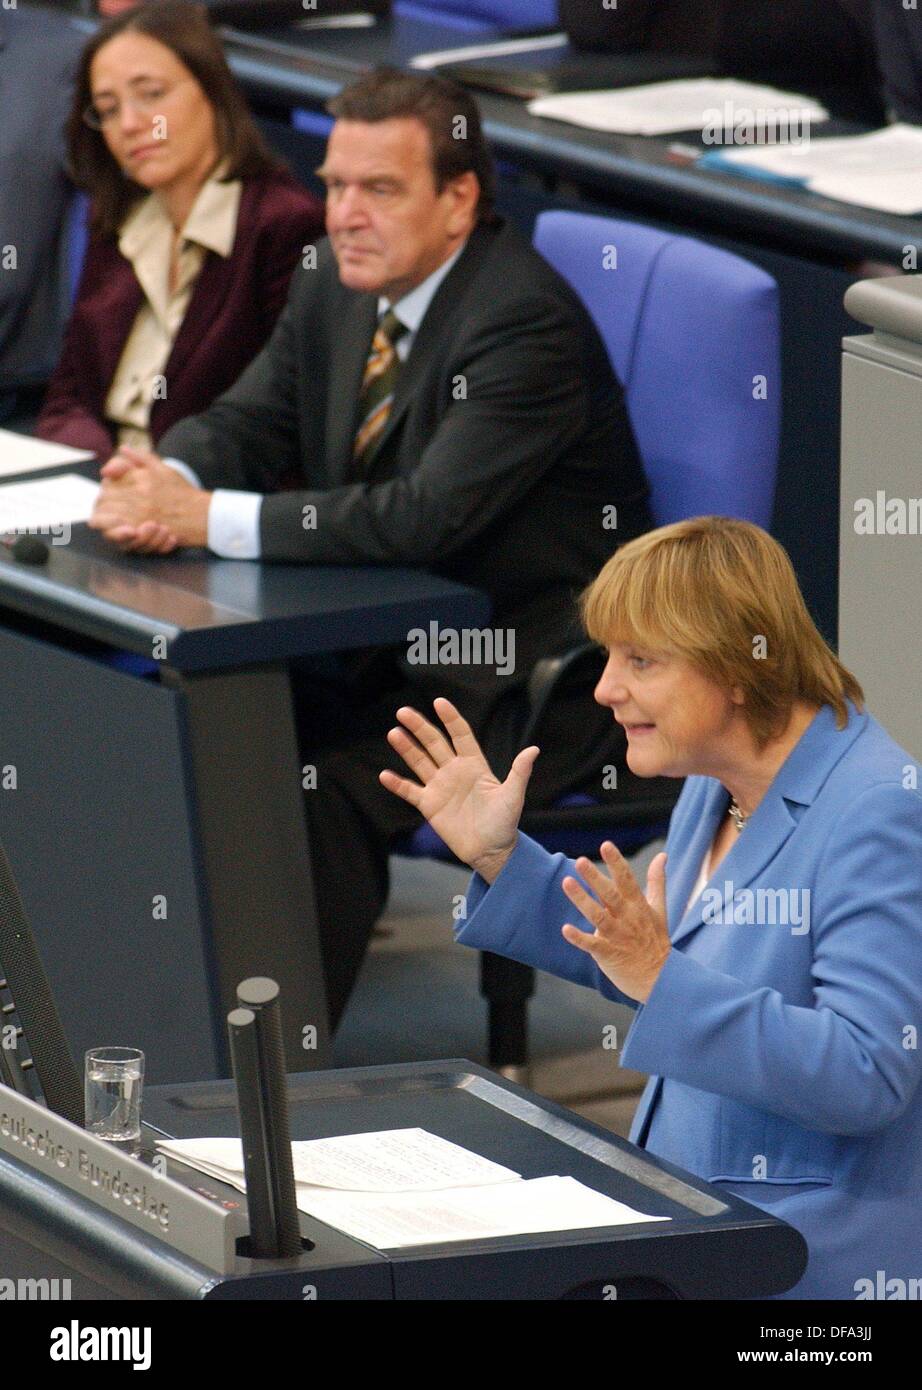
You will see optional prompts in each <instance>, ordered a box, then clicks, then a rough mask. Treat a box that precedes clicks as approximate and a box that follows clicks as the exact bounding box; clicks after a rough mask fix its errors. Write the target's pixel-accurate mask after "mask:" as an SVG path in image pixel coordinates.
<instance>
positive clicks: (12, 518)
mask: <svg viewBox="0 0 922 1390" xmlns="http://www.w3.org/2000/svg"><path fill="white" fill-rule="evenodd" d="M98 492H99V484H98V483H94V482H91V481H90V479H89V478H81V477H80V475H79V474H77V473H62V474H60V476H59V477H57V478H43V479H42V481H41V482H38V483H32V482H29V483H4V484H3V485H2V486H0V534H3V533H4V532H10V531H32V532H42V531H46V530H50V529H51V527H53V526H62V525H65V524H75V523H76V522H78V521H87V520H89V517H90V513H91V512H92V510H93V507H94V506H95V505H96V495H97V493H98Z"/></svg>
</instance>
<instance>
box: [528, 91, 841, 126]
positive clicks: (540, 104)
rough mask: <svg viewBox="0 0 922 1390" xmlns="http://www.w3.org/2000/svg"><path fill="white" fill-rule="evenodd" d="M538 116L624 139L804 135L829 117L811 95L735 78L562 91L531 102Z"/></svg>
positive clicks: (529, 106)
mask: <svg viewBox="0 0 922 1390" xmlns="http://www.w3.org/2000/svg"><path fill="white" fill-rule="evenodd" d="M528 109H529V111H530V112H531V114H532V115H533V116H549V117H551V118H552V119H553V120H556V121H567V122H569V124H571V125H578V126H585V127H586V128H587V129H589V130H605V131H609V132H611V133H612V134H619V135H670V134H673V133H674V132H676V131H679V130H701V131H705V130H706V129H707V128H708V127H709V126H719V127H720V128H721V129H726V128H728V127H729V128H731V129H733V128H736V127H738V126H741V125H746V126H749V127H751V126H753V125H755V126H757V127H758V126H769V127H773V128H775V129H778V128H784V129H786V130H790V129H794V130H795V131H799V130H800V129H801V127H802V126H803V125H808V124H810V123H812V122H817V121H824V120H827V119H828V116H829V113H828V111H827V110H826V108H825V107H824V106H821V105H820V104H819V102H816V101H814V100H813V99H812V98H811V97H805V96H799V95H798V94H797V93H796V92H781V91H778V90H777V89H776V88H774V87H765V86H762V85H759V84H756V83H752V82H737V81H735V80H734V79H733V78H731V77H690V78H680V79H677V80H675V81H670V82H650V83H647V84H646V85H644V86H642V87H623V88H617V89H614V90H610V91H602V92H562V93H559V94H557V95H555V96H547V97H537V98H536V99H535V100H534V101H530V102H529V103H528Z"/></svg>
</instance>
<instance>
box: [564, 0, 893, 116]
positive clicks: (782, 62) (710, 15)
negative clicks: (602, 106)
mask: <svg viewBox="0 0 922 1390" xmlns="http://www.w3.org/2000/svg"><path fill="white" fill-rule="evenodd" d="M874 3H875V0H618V4H617V5H616V6H614V7H613V8H606V7H604V6H603V4H602V0H560V22H561V24H562V26H563V27H564V28H565V29H566V31H567V33H568V35H569V37H570V42H571V43H572V44H573V45H574V47H576V48H586V49H597V50H598V49H603V50H604V49H608V50H609V51H611V52H616V53H625V52H630V51H638V52H642V51H644V50H646V49H652V50H658V51H661V52H673V53H690V54H695V55H698V54H700V55H703V56H710V57H713V59H714V63H715V76H716V75H718V74H722V75H726V76H732V77H739V78H745V79H747V80H749V81H752V82H767V83H769V84H770V85H772V86H776V87H781V88H783V89H785V90H794V91H797V92H803V93H805V94H808V95H810V96H816V97H818V98H819V99H820V100H822V101H824V102H825V104H826V105H827V106H828V107H829V109H830V111H831V113H832V114H833V115H835V116H840V117H843V118H846V119H850V120H856V121H866V122H867V123H868V124H871V125H880V124H881V122H882V120H883V104H882V100H881V92H880V79H879V76H878V73H877V66H876V62H875V52H874V28H873V13H872V6H873V4H874ZM880 3H886V0H880ZM892 3H893V4H894V6H898V5H899V4H900V3H901V0H892Z"/></svg>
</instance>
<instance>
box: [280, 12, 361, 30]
mask: <svg viewBox="0 0 922 1390" xmlns="http://www.w3.org/2000/svg"><path fill="white" fill-rule="evenodd" d="M374 23H375V17H374V15H373V14H368V13H366V12H365V11H364V10H363V11H362V12H360V13H358V14H326V15H324V14H315V15H311V16H309V17H308V18H307V19H296V20H295V22H294V28H295V29H371V28H372V26H373V25H374Z"/></svg>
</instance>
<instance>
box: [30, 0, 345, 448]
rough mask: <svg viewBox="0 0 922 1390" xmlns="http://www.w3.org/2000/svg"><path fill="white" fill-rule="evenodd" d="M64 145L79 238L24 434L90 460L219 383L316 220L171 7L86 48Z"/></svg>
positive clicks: (243, 362)
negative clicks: (61, 338) (35, 413)
mask: <svg viewBox="0 0 922 1390" xmlns="http://www.w3.org/2000/svg"><path fill="white" fill-rule="evenodd" d="M68 142H69V149H70V162H71V169H72V174H73V177H74V179H75V180H76V182H77V183H78V184H79V185H80V186H81V187H82V188H84V189H86V191H87V192H88V193H89V195H90V199H91V209H90V230H91V238H90V244H89V248H88V251H87V256H86V261H85V264H84V270H83V276H82V279H81V282H80V288H79V292H78V296H77V302H76V305H75V307H74V311H73V314H72V317H71V320H70V324H69V326H68V329H67V334H66V337H65V342H64V349H63V353H62V356H61V360H60V362H59V364H58V367H57V370H56V371H55V374H54V376H53V378H52V381H51V384H50V386H49V389H48V394H47V396H46V399H45V404H44V408H43V410H42V412H41V415H40V416H39V420H38V425H37V428H36V433H37V434H38V435H39V436H41V437H42V438H44V439H52V440H57V441H60V442H62V443H65V444H73V445H75V446H77V447H79V448H86V449H91V450H93V452H94V453H95V454H97V455H98V456H99V457H100V458H103V459H105V458H108V457H109V456H110V455H111V454H112V453H113V452H115V451H116V449H118V448H120V447H122V446H128V447H131V446H134V447H136V448H148V447H150V446H152V445H155V444H156V442H157V440H158V438H159V437H160V435H162V434H163V433H164V432H165V431H166V430H167V429H168V428H169V427H170V426H171V425H173V424H175V423H176V422H177V421H178V420H181V419H183V418H184V417H185V416H187V415H194V414H197V413H198V412H199V411H201V410H204V409H205V408H206V407H207V406H208V405H210V404H211V402H212V401H213V400H214V398H215V397H216V396H218V395H220V393H221V392H222V391H224V390H226V389H227V388H228V387H229V386H231V385H232V384H233V382H234V381H235V380H236V379H237V377H238V376H239V375H240V373H241V371H242V370H243V369H244V367H246V366H247V365H248V363H249V362H250V361H251V360H252V358H253V357H254V356H255V355H256V353H257V352H258V351H259V349H260V348H261V347H262V345H263V344H264V342H265V341H266V339H267V338H268V337H269V334H270V332H271V331H272V328H273V326H274V324H275V320H276V318H277V317H278V314H279V312H280V310H281V308H282V305H283V304H284V302H285V297H286V294H287V291H288V283H289V280H290V278H291V274H292V271H293V270H294V268H295V265H296V263H297V261H298V259H299V257H301V256H302V255H303V254H304V249H305V247H306V245H307V244H308V243H311V242H313V241H315V240H316V239H317V237H318V236H320V235H321V233H322V230H323V209H322V205H321V203H320V202H319V200H317V199H316V198H314V197H312V195H311V194H309V193H308V192H307V190H306V189H304V188H303V187H302V186H301V185H300V184H299V183H297V181H296V180H295V179H294V178H293V177H292V176H291V174H289V173H288V172H287V170H286V169H285V168H284V167H283V166H282V165H281V163H280V161H278V160H277V159H275V157H274V156H273V155H272V154H271V153H270V151H269V149H268V148H267V146H266V145H265V143H264V141H263V139H262V137H261V135H260V134H259V132H258V130H257V129H256V126H255V125H254V123H253V120H252V117H251V116H250V114H249V111H248V110H247V107H246V104H245V102H244V100H243V97H242V96H241V94H240V92H239V90H238V88H237V86H236V84H235V82H234V79H233V77H232V75H231V73H230V70H229V68H228V66H227V63H226V61H225V58H224V55H223V52H222V50H221V45H220V42H219V40H218V38H217V35H216V34H215V33H214V31H213V29H212V28H211V25H210V24H209V22H208V18H207V16H206V14H205V11H204V10H203V9H202V8H201V7H200V6H198V5H190V4H186V3H182V0H158V3H156V4H150V5H144V6H141V7H140V8H138V9H134V10H130V11H127V12H126V13H124V14H121V15H118V16H117V17H115V18H113V19H111V20H110V21H109V22H108V23H106V24H105V25H103V26H102V28H101V29H100V30H99V32H98V33H97V34H96V35H95V36H94V37H93V39H92V40H91V41H90V43H89V44H88V45H87V47H86V49H85V50H84V53H83V56H82V59H81V63H80V68H79V71H78V74H77V82H76V90H75V95H74V102H73V108H72V111H71V115H70V119H69V123H68Z"/></svg>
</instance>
